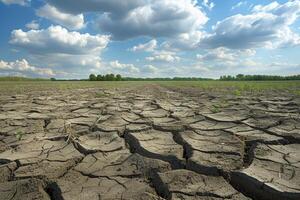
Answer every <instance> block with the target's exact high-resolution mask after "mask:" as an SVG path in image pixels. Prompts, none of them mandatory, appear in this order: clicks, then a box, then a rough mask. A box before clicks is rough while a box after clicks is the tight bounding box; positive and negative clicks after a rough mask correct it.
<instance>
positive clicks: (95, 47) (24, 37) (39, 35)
mask: <svg viewBox="0 0 300 200" xmlns="http://www.w3.org/2000/svg"><path fill="white" fill-rule="evenodd" d="M109 38H110V37H109V36H107V35H90V34H88V33H85V34H81V33H79V32H69V31H68V30H67V29H65V28H62V27H61V26H50V27H49V28H47V29H41V30H30V31H27V32H25V31H23V30H21V29H18V30H14V31H12V33H11V40H10V43H11V44H13V45H15V46H17V47H20V48H24V49H26V50H28V51H29V52H32V53H36V54H48V53H55V54H56V53H63V54H72V55H76V54H99V53H100V52H101V50H103V49H104V48H105V47H106V46H107V44H108V42H109V40H110V39H109Z"/></svg>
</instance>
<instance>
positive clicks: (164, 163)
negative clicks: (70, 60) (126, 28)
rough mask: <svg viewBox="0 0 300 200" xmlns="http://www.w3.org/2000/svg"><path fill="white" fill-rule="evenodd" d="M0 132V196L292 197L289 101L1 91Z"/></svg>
mask: <svg viewBox="0 0 300 200" xmlns="http://www.w3.org/2000/svg"><path fill="white" fill-rule="evenodd" d="M216 105H218V109H217V110H216V109H215V107H216ZM0 127H1V129H0V199H1V200H13V199H14V200H16V199H22V200H27V199H28V200H29V199H45V200H46V199H57V200H62V199H65V200H77V199H78V200H79V199H80V200H81V199H88V200H94V199H101V200H103V199H106V200H108V199H111V200H113V199H127V200H129V199H133V200H134V199H136V200H137V199H139V200H142V199H143V200H144V199H145V200H161V199H168V200H169V199H174V200H175V199H176V200H177V199H178V200H184V199H185V200H202V199H205V200H208V199H210V200H221V199H236V200H238V199H241V200H243V199H245V200H246V199H257V200H258V199H263V200H264V199H266V200H268V199H272V200H277V199H278V200H284V199H292V200H296V199H297V200H299V199H300V100H299V97H298V98H297V97H295V96H292V95H291V96H286V97H283V96H282V95H281V94H276V93H275V94H273V95H260V96H234V95H224V94H223V95H222V94H209V93H208V92H203V91H202V92H201V91H200V90H199V91H198V90H196V89H191V90H182V89H175V88H167V87H162V86H158V85H148V86H145V87H136V88H127V89H124V88H122V89H78V90H72V91H64V92H49V91H48V92H29V93H28V94H22V95H13V96H11V95H1V96H0Z"/></svg>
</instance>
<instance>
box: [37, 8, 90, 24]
mask: <svg viewBox="0 0 300 200" xmlns="http://www.w3.org/2000/svg"><path fill="white" fill-rule="evenodd" d="M36 14H37V15H38V16H39V17H43V18H46V19H49V20H51V21H53V22H55V23H58V24H60V25H63V26H65V27H67V28H69V29H73V30H78V29H81V28H83V27H84V26H85V25H84V17H83V14H78V15H72V14H68V13H63V12H61V11H59V10H58V9H57V8H55V7H54V6H51V5H49V4H46V5H44V6H43V7H41V8H39V9H38V10H37V11H36Z"/></svg>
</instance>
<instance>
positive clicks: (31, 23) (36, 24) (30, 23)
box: [25, 20, 40, 29]
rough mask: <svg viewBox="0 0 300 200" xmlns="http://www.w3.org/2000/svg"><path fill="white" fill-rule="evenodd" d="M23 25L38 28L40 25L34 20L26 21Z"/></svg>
mask: <svg viewBox="0 0 300 200" xmlns="http://www.w3.org/2000/svg"><path fill="white" fill-rule="evenodd" d="M25 26H26V28H28V29H39V28H40V25H39V24H38V23H37V21H36V20H33V21H31V22H29V23H27V24H26V25H25Z"/></svg>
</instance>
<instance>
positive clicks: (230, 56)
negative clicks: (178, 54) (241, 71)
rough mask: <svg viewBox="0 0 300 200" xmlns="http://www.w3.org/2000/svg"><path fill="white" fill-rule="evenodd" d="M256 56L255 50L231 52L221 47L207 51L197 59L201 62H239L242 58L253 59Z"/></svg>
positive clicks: (198, 55)
mask: <svg viewBox="0 0 300 200" xmlns="http://www.w3.org/2000/svg"><path fill="white" fill-rule="evenodd" d="M255 54H256V51H255V50H252V49H246V50H230V49H226V48H224V47H219V48H216V49H212V50H209V51H207V53H205V54H197V55H196V57H197V59H198V60H199V61H203V62H211V61H217V62H224V61H230V62H238V60H239V59H242V57H251V56H254V55H255Z"/></svg>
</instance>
